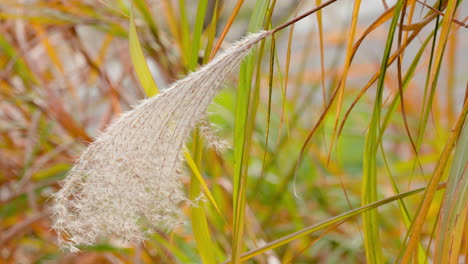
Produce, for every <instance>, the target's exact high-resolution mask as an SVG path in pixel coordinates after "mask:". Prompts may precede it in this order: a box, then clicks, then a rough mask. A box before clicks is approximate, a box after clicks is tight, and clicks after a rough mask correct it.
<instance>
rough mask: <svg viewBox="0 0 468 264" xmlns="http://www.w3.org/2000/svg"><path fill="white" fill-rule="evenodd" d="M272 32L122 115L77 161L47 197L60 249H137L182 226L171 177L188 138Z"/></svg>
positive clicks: (179, 196)
mask: <svg viewBox="0 0 468 264" xmlns="http://www.w3.org/2000/svg"><path fill="white" fill-rule="evenodd" d="M270 34H271V32H268V31H264V32H260V33H256V34H252V35H249V36H247V37H245V38H244V39H242V40H241V41H239V42H237V43H236V44H235V45H233V47H232V48H230V49H229V50H227V51H225V52H224V53H222V54H221V55H219V56H217V57H216V58H215V59H214V60H213V61H211V62H210V63H208V64H207V65H205V66H203V67H201V68H200V69H199V70H197V71H196V72H193V73H191V74H189V75H188V76H187V77H185V78H184V79H181V80H179V81H177V82H175V83H174V84H173V85H172V86H171V87H170V88H169V89H167V90H165V91H163V92H162V93H160V94H158V95H157V96H154V97H152V98H148V99H145V100H143V101H141V102H140V104H138V105H137V106H136V107H135V108H133V109H132V110H130V111H128V112H126V113H124V114H122V115H121V116H120V117H119V118H118V119H117V120H116V121H115V122H113V123H112V125H110V126H109V127H108V128H107V129H106V131H105V132H104V133H102V134H101V135H100V136H99V137H98V138H97V139H96V140H95V141H94V142H92V143H91V144H90V145H89V146H88V147H87V148H86V149H85V151H84V152H83V153H82V155H81V157H80V158H79V159H78V160H77V161H76V163H75V165H74V167H73V168H72V169H71V170H70V172H69V173H68V175H67V177H66V179H65V180H64V181H63V183H62V188H61V189H60V190H59V191H58V192H57V193H55V194H54V196H53V197H54V206H53V209H54V217H53V218H54V225H53V229H54V230H55V231H56V232H57V233H58V236H59V244H60V247H61V248H68V249H69V250H71V251H76V250H78V249H77V246H78V245H91V244H94V243H96V242H97V241H99V240H100V239H103V238H107V237H116V238H120V239H122V240H123V241H128V242H133V243H138V242H141V241H143V240H144V239H145V237H146V236H147V235H148V234H150V233H153V232H154V231H155V229H156V228H158V229H172V228H174V227H175V226H177V225H179V224H180V223H181V220H180V219H181V212H180V210H179V205H180V203H182V202H188V203H190V201H188V199H187V198H186V197H185V195H184V193H183V192H182V189H181V187H182V186H181V183H180V181H179V178H180V175H179V173H178V171H179V169H180V166H181V156H182V155H181V151H182V147H183V145H184V143H185V141H186V139H187V137H188V136H189V133H190V131H191V130H192V129H193V128H194V126H195V125H196V124H197V122H198V121H199V120H200V119H201V118H202V117H203V116H204V115H205V112H206V110H207V107H208V105H209V104H210V102H211V101H212V99H213V97H214V96H215V94H216V92H217V91H218V90H219V88H220V87H221V85H222V83H223V81H224V80H225V78H226V77H227V76H228V74H229V73H230V72H231V71H232V70H233V69H234V68H235V67H237V65H238V64H239V63H240V61H241V60H242V59H243V58H244V57H245V55H247V54H248V52H249V51H250V50H251V49H252V47H254V45H255V44H256V43H258V42H259V41H260V40H262V39H264V38H266V37H267V36H269V35H270Z"/></svg>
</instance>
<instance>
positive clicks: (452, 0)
mask: <svg viewBox="0 0 468 264" xmlns="http://www.w3.org/2000/svg"><path fill="white" fill-rule="evenodd" d="M457 4H458V1H457V0H449V1H448V2H447V8H446V10H445V16H444V17H443V20H442V25H441V33H440V37H439V41H438V44H437V48H436V49H435V57H434V58H435V59H434V68H433V69H432V71H431V73H430V76H429V84H430V91H429V99H428V101H427V105H426V107H425V110H424V113H423V117H422V118H421V123H420V124H421V125H420V132H419V135H418V136H419V137H418V140H419V142H417V147H419V144H418V143H420V141H421V140H422V136H423V134H424V130H425V128H426V124H427V119H428V116H429V112H430V110H431V109H432V101H433V98H434V95H435V89H436V87H437V80H438V77H439V73H440V69H441V66H442V59H443V55H444V51H445V46H446V44H447V40H448V35H449V33H450V26H451V24H452V18H453V15H454V14H455V10H456V7H457ZM436 26H438V25H436ZM466 106H467V105H466V102H465V108H466ZM464 110H465V109H464ZM464 110H463V111H462V116H460V118H459V119H458V122H460V120H461V119H463V120H464V119H465V117H466V116H463V112H464ZM465 115H466V113H465ZM463 120H462V122H461V124H459V123H458V122H457V127H458V128H459V129H461V126H463V123H464V121H463ZM458 133H459V132H458ZM452 136H453V133H452V134H451V136H450V138H449V141H448V146H451V147H452V148H453V145H449V144H454V143H455V141H456V140H457V138H458V136H457V137H456V138H452ZM451 139H452V140H453V142H451V141H450V140H451ZM446 150H447V145H446V148H445V149H444V152H443V154H446V155H447V156H449V155H450V152H448V153H447V152H446ZM450 150H451V149H450ZM446 162H447V161H445V163H446ZM441 163H442V159H441V161H440V162H439V164H438V166H437V168H436V171H434V174H433V176H432V177H431V185H436V184H438V183H439V182H440V179H441V177H442V174H443V171H444V168H445V165H446V164H445V163H442V164H441ZM439 166H441V167H442V168H440V170H437V169H438V168H439ZM434 193H435V190H434V189H433V188H432V189H431V188H430V189H428V191H426V193H425V195H424V200H423V201H422V203H421V207H420V210H419V211H418V214H417V216H416V219H415V220H414V224H413V230H411V231H410V232H411V234H410V235H409V241H408V244H407V247H406V248H405V253H404V255H403V259H402V263H408V262H409V261H410V259H411V255H412V254H413V250H414V248H415V247H416V245H417V243H418V241H419V235H420V233H421V230H422V226H423V224H424V220H425V219H426V216H427V213H428V210H429V206H430V204H431V203H432V199H433V198H434Z"/></svg>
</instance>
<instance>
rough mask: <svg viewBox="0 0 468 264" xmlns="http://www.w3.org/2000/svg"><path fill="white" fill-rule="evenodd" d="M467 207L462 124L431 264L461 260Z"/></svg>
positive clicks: (466, 139)
mask: <svg viewBox="0 0 468 264" xmlns="http://www.w3.org/2000/svg"><path fill="white" fill-rule="evenodd" d="M467 204H468V124H467V122H466V121H465V125H464V127H463V129H462V132H461V135H460V139H459V140H458V142H457V147H456V150H455V154H454V156H453V162H452V168H451V170H450V175H449V179H448V182H447V190H446V191H445V197H444V203H443V206H442V210H441V212H440V220H439V221H440V222H439V226H438V231H437V232H436V234H437V235H436V250H435V261H434V263H443V261H444V260H445V261H447V260H449V262H448V263H458V260H459V258H460V257H462V255H461V253H460V252H461V244H462V240H463V237H462V236H463V235H464V234H466V232H467V231H466V230H464V229H465V228H466V223H467V222H466V221H468V206H467ZM465 238H466V237H465ZM465 243H466V242H465ZM465 254H466V252H465Z"/></svg>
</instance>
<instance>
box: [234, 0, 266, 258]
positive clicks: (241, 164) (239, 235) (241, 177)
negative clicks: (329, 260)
mask: <svg viewBox="0 0 468 264" xmlns="http://www.w3.org/2000/svg"><path fill="white" fill-rule="evenodd" d="M268 3H269V1H268V0H262V1H257V3H256V6H255V9H254V12H253V14H252V17H251V21H250V24H249V31H250V32H257V31H258V30H259V29H260V27H261V26H262V23H263V21H262V20H263V18H264V17H265V13H266V10H267V7H268ZM255 59H256V56H255V52H253V54H251V55H249V56H248V57H246V59H244V61H243V62H242V64H241V66H240V74H239V87H238V91H237V99H236V119H235V124H234V163H235V165H234V179H233V186H234V189H233V203H234V204H233V210H234V212H233V217H234V220H233V237H232V259H233V261H234V263H239V259H240V252H241V250H242V245H243V243H242V241H243V233H244V221H245V205H246V187H247V186H246V185H247V167H248V152H247V151H245V150H246V148H247V147H248V146H246V145H245V143H246V139H247V138H249V137H250V134H252V129H253V128H252V127H251V128H250V130H248V120H249V108H250V93H251V83H252V75H253V72H254V64H255Z"/></svg>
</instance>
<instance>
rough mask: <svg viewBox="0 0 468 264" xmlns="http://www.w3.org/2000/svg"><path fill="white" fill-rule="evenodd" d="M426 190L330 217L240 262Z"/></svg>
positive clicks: (255, 250) (244, 256)
mask: <svg viewBox="0 0 468 264" xmlns="http://www.w3.org/2000/svg"><path fill="white" fill-rule="evenodd" d="M439 187H443V186H439ZM425 189H426V188H419V189H416V190H413V191H409V192H405V193H400V194H397V195H394V196H392V197H389V198H385V199H383V200H379V201H375V202H373V203H370V204H368V205H364V206H361V207H359V208H356V209H353V210H350V211H348V212H346V213H343V214H340V215H337V216H335V217H332V218H329V219H327V220H324V221H322V222H320V223H317V224H314V225H311V226H308V227H306V228H304V229H302V230H299V231H297V232H295V233H292V234H290V235H287V236H284V237H282V238H280V239H277V240H275V241H273V242H270V243H267V244H266V245H264V246H261V247H259V248H256V249H254V250H251V251H249V252H247V253H244V254H242V256H241V259H240V260H241V261H246V260H249V259H251V258H253V257H255V256H258V255H260V254H262V253H264V252H266V251H268V250H271V249H274V248H277V247H279V246H281V245H284V244H287V243H289V242H291V241H293V240H296V239H299V238H301V237H304V236H307V235H310V234H312V233H314V232H316V231H318V230H322V229H324V228H327V227H329V226H332V225H334V224H336V223H339V222H341V221H344V220H347V219H349V218H351V217H353V216H356V215H359V214H363V213H366V212H368V211H370V210H372V209H375V208H378V207H380V206H382V205H385V204H388V203H391V202H393V201H396V200H399V199H403V198H405V197H409V196H412V195H415V194H418V193H420V192H422V191H424V190H425ZM223 263H224V264H227V263H232V262H231V260H228V261H225V262H223Z"/></svg>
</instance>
